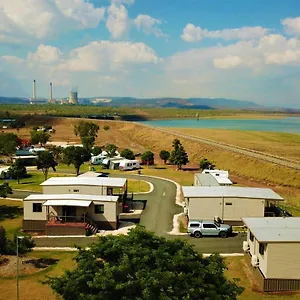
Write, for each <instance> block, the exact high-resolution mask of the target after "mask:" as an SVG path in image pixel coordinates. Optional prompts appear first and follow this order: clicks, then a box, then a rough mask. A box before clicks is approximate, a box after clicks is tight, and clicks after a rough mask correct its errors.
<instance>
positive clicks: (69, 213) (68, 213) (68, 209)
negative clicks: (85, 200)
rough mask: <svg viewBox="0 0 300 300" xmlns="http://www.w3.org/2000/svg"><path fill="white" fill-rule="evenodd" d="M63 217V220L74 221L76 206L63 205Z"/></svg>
mask: <svg viewBox="0 0 300 300" xmlns="http://www.w3.org/2000/svg"><path fill="white" fill-rule="evenodd" d="M62 211H63V217H64V218H65V222H75V221H76V215H77V214H76V212H77V211H76V206H63V207H62Z"/></svg>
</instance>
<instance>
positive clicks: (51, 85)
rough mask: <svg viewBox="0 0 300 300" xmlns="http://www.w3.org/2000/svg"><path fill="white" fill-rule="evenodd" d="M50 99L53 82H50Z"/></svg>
mask: <svg viewBox="0 0 300 300" xmlns="http://www.w3.org/2000/svg"><path fill="white" fill-rule="evenodd" d="M50 100H52V82H50Z"/></svg>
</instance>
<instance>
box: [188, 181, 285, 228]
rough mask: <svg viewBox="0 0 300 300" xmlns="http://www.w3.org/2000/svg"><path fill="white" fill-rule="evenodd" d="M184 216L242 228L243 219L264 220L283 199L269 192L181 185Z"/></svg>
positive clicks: (267, 190) (261, 189)
mask: <svg viewBox="0 0 300 300" xmlns="http://www.w3.org/2000/svg"><path fill="white" fill-rule="evenodd" d="M182 190H183V196H184V199H185V202H186V209H187V215H188V217H189V219H191V220H202V219H203V220H213V219H215V218H219V219H220V220H222V221H223V222H225V223H228V224H230V225H242V224H243V222H242V219H241V218H242V217H264V216H265V214H267V213H269V211H270V207H273V206H274V205H275V204H276V203H277V202H279V201H283V198H282V197H281V196H279V195H278V194H276V193H275V192H274V191H273V190H271V189H265V188H248V187H228V186H210V187H208V186H183V187H182Z"/></svg>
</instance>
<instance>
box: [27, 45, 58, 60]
mask: <svg viewBox="0 0 300 300" xmlns="http://www.w3.org/2000/svg"><path fill="white" fill-rule="evenodd" d="M61 56H62V53H61V52H60V50H59V49H58V48H56V47H53V46H48V45H43V44H41V45H39V46H38V48H37V50H36V52H34V53H31V52H29V53H28V55H27V60H28V61H30V62H36V63H43V64H53V63H55V62H58V61H59V59H60V57H61Z"/></svg>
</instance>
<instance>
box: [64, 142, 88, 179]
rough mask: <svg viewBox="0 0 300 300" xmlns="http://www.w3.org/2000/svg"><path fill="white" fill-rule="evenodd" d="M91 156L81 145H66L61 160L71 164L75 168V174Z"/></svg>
mask: <svg viewBox="0 0 300 300" xmlns="http://www.w3.org/2000/svg"><path fill="white" fill-rule="evenodd" d="M90 158H91V154H90V152H89V151H88V150H87V149H85V148H83V147H75V146H71V147H67V148H66V149H65V150H64V158H63V161H64V163H66V164H67V165H68V166H69V165H73V166H74V167H75V170H76V175H77V176H78V175H79V171H80V167H81V165H83V164H84V163H85V162H86V161H89V159H90Z"/></svg>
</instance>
